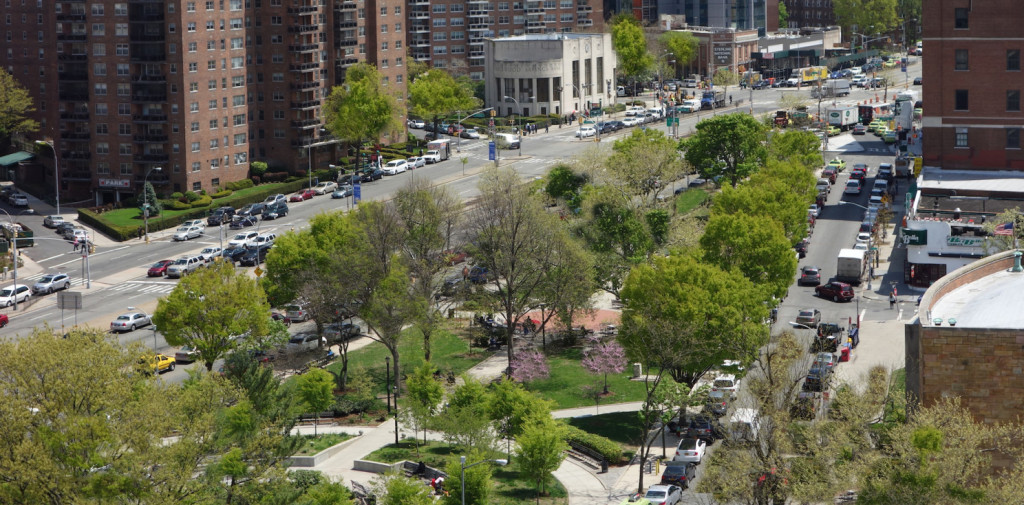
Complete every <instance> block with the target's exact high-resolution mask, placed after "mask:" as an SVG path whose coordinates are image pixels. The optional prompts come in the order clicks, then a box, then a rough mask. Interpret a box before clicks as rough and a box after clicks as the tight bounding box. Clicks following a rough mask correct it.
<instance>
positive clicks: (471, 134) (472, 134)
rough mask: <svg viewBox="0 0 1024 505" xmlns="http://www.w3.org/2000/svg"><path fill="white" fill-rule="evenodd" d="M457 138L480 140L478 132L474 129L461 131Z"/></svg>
mask: <svg viewBox="0 0 1024 505" xmlns="http://www.w3.org/2000/svg"><path fill="white" fill-rule="evenodd" d="M459 136H460V137H462V138H464V139H478V138H480V132H478V131H477V130H476V128H466V129H465V130H462V133H460V134H459Z"/></svg>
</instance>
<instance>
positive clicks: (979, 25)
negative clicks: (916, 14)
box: [922, 0, 1024, 170]
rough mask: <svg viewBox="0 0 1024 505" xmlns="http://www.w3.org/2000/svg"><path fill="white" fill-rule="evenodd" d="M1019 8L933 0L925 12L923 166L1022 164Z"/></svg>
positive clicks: (1005, 2)
mask: <svg viewBox="0 0 1024 505" xmlns="http://www.w3.org/2000/svg"><path fill="white" fill-rule="evenodd" d="M1019 7H1020V4H1019V2H1016V1H1013V0H991V1H988V2H971V1H970V0H935V1H931V2H929V3H928V6H927V8H925V9H924V10H923V17H924V19H923V27H922V30H923V32H922V34H923V44H924V47H923V49H924V55H925V56H924V57H923V58H922V61H923V64H924V65H923V74H922V77H923V80H924V82H925V83H926V84H925V85H924V86H923V93H924V104H925V107H924V110H925V116H924V118H923V120H922V129H923V134H924V144H923V149H924V163H925V165H931V166H937V167H941V168H943V169H962V170H1022V169H1024V151H1022V150H1021V147H1022V144H1021V126H1022V124H1024V113H1022V112H1021V88H1022V87H1024V85H1022V81H1021V79H1020V78H1021V50H1022V49H1024V41H1022V40H1021V39H1020V30H1021V29H1020V27H1021V25H1022V24H1024V13H1022V12H1021V10H1020V8H1019Z"/></svg>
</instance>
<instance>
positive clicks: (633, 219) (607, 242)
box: [578, 193, 657, 298]
mask: <svg viewBox="0 0 1024 505" xmlns="http://www.w3.org/2000/svg"><path fill="white" fill-rule="evenodd" d="M606 196H607V193H604V194H603V195H601V196H598V197H597V198H595V199H594V200H595V201H594V203H593V205H592V206H591V208H590V212H589V214H588V216H587V217H588V218H589V219H588V220H587V221H586V222H585V223H584V224H583V225H582V226H580V228H579V231H578V233H579V234H580V235H582V236H583V238H584V240H585V241H586V243H587V247H588V248H589V249H590V250H591V251H593V252H594V254H595V260H594V276H595V279H596V281H597V285H598V287H599V288H601V289H603V290H605V291H607V292H609V293H611V294H613V295H615V297H616V298H618V297H619V296H620V291H621V289H622V283H623V282H624V281H625V278H626V275H627V274H628V273H629V270H630V269H631V268H632V267H633V266H634V265H637V264H639V263H642V262H644V261H647V259H648V258H649V257H650V255H651V254H653V253H654V251H655V250H656V248H657V247H656V245H657V244H655V242H654V237H653V236H652V234H651V231H650V230H649V229H648V227H647V222H646V220H644V219H643V218H642V216H641V215H640V213H639V211H637V210H636V209H633V208H632V207H630V206H627V204H626V203H625V202H622V200H621V198H619V197H613V198H608V197H606Z"/></svg>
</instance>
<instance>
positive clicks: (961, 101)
mask: <svg viewBox="0 0 1024 505" xmlns="http://www.w3.org/2000/svg"><path fill="white" fill-rule="evenodd" d="M955 93H956V95H955V100H954V102H955V103H954V104H953V110H967V105H968V103H967V90H966V89H958V90H956V91H955Z"/></svg>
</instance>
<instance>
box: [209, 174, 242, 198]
mask: <svg viewBox="0 0 1024 505" xmlns="http://www.w3.org/2000/svg"><path fill="white" fill-rule="evenodd" d="M246 180H249V179H246ZM232 193H234V191H231V190H230V189H225V190H222V191H218V192H216V193H214V194H213V198H214V199H215V200H216V199H218V198H224V197H225V196H231V194H232Z"/></svg>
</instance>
